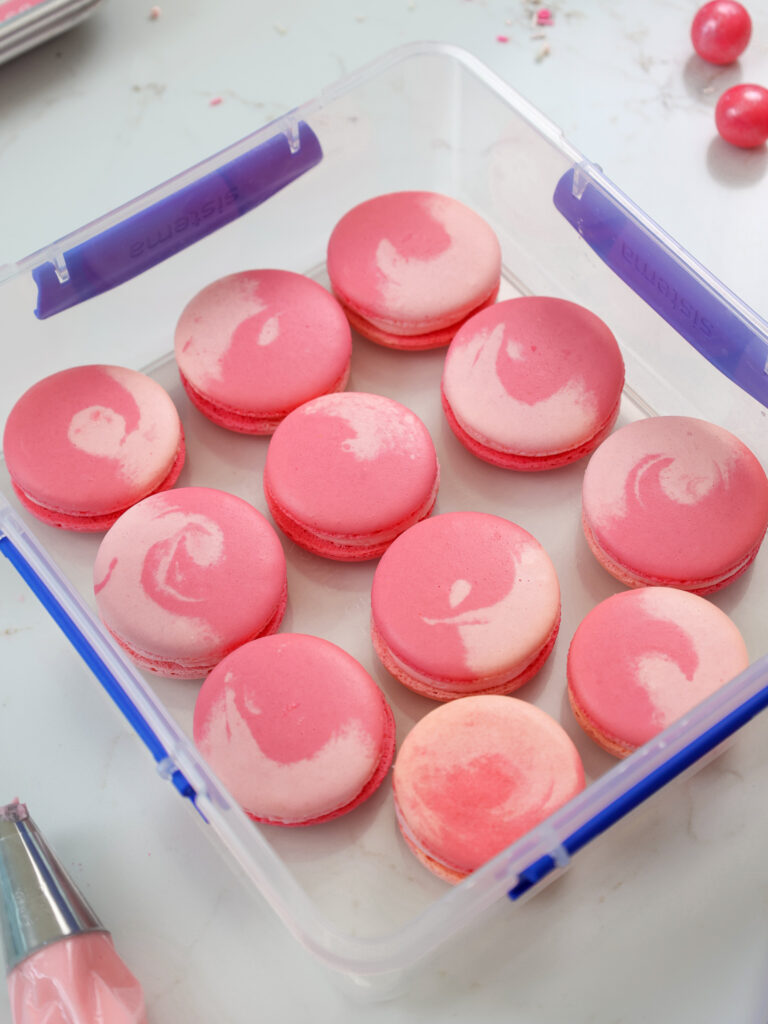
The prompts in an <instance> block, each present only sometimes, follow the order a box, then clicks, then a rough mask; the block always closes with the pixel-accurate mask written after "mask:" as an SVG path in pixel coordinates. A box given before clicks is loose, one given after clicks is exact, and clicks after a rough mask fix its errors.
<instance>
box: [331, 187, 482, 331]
mask: <svg viewBox="0 0 768 1024" xmlns="http://www.w3.org/2000/svg"><path fill="white" fill-rule="evenodd" d="M327 262H328V276H329V278H330V281H331V287H332V288H333V291H334V293H335V294H336V296H337V297H338V299H339V301H340V302H341V304H342V305H343V306H344V308H345V310H346V313H347V316H348V317H349V320H350V323H351V324H352V326H353V327H354V328H355V329H356V330H357V331H359V332H360V334H362V335H363V336H364V337H366V338H369V339H370V340H371V341H375V342H377V343H379V344H381V345H386V346H388V347H390V348H402V349H428V348H436V347H438V346H441V345H447V344H448V342H449V341H450V340H451V338H452V337H453V335H454V333H455V332H456V330H457V328H458V327H459V325H460V324H461V323H462V322H463V321H464V320H465V319H466V318H467V317H468V316H470V315H471V314H472V313H475V312H477V310H479V309H481V308H482V307H483V306H485V305H487V304H488V303H491V302H493V301H494V300H495V298H496V295H497V293H498V290H499V283H500V281H501V249H500V247H499V242H498V239H497V237H496V234H495V232H494V231H493V229H492V228H491V226H490V225H489V224H488V223H487V222H486V221H485V220H484V219H483V218H482V217H481V216H480V215H479V214H477V213H475V211H474V210H471V209H470V208H469V207H468V206H465V205H464V204H463V203H461V202H459V201H458V200H457V199H453V198H451V197H450V196H445V195H440V194H439V193H435V192H391V193H388V194H387V195H382V196H376V197H375V198H373V199H368V200H366V201H365V202H363V203H360V204H359V205H358V206H355V207H354V208H353V209H352V210H350V211H349V212H348V213H347V214H345V215H344V216H343V217H342V218H341V220H340V221H339V222H338V224H337V225H336V227H335V228H334V230H333V233H332V234H331V237H330V241H329V243H328V261H327Z"/></svg>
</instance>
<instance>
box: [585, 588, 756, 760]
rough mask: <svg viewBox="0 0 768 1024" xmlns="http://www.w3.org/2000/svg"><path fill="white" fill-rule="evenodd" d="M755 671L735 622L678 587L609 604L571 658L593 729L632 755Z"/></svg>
mask: <svg viewBox="0 0 768 1024" xmlns="http://www.w3.org/2000/svg"><path fill="white" fill-rule="evenodd" d="M748 664H749V656H748V654H747V649H746V646H745V644H744V640H743V639H742V636H741V634H740V632H739V630H738V629H737V627H736V625H735V624H734V623H733V622H732V621H731V619H730V618H729V617H728V616H727V615H726V614H725V612H723V611H721V610H720V609H719V608H718V607H717V606H716V605H714V604H712V603H711V602H710V601H708V600H706V598H703V597H699V596H698V595H696V594H691V593H688V591H685V590H678V589H675V588H670V587H642V588H640V589H639V590H627V591H624V592H622V593H620V594H614V595H613V596H612V597H609V598H607V599H606V600H605V601H601V602H600V604H598V605H597V606H596V607H595V608H593V609H592V611H590V612H589V614H588V615H587V616H586V618H585V619H583V620H582V622H581V624H580V625H579V627H578V629H577V630H576V632H575V634H574V637H573V640H572V642H571V647H570V650H569V652H568V687H569V692H570V694H571V699H572V702H573V703H574V705H575V707H576V708H578V711H579V712H580V715H579V716H578V717H580V718H581V717H583V718H584V719H585V720H586V721H585V722H584V723H583V724H584V727H585V728H586V729H587V731H590V727H592V729H593V730H596V731H597V733H599V734H601V735H602V736H604V737H605V738H606V739H607V740H608V741H609V742H610V741H613V743H614V745H615V746H616V747H617V748H621V747H623V748H625V749H624V752H625V753H626V752H629V751H630V750H634V749H635V748H636V747H639V746H641V745H642V744H643V743H646V742H647V741H648V740H650V739H651V738H652V737H653V736H655V735H656V734H657V733H658V732H661V730H662V729H665V728H666V727H667V726H668V725H670V724H671V723H672V722H674V721H676V720H677V719H678V718H680V716H681V715H683V714H685V713H686V712H687V711H690V710H691V708H693V707H694V706H695V705H696V704H698V703H699V701H702V700H704V698H705V697H708V696H709V695H710V694H712V693H714V691H715V690H717V689H719V687H721V686H722V685H723V684H724V683H726V682H728V681H729V680H730V679H732V678H734V676H736V675H738V674H739V672H741V671H743V670H744V669H745V668H746V667H747V666H748Z"/></svg>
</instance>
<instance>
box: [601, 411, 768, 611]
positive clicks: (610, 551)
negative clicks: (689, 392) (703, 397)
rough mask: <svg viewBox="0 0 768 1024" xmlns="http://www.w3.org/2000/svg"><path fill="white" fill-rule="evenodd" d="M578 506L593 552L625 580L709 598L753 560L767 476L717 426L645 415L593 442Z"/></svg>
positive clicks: (766, 502) (766, 516)
mask: <svg viewBox="0 0 768 1024" xmlns="http://www.w3.org/2000/svg"><path fill="white" fill-rule="evenodd" d="M582 510H583V522H584V530H585V535H586V537H587V540H588V541H589V543H590V546H591V548H592V550H593V552H594V553H595V555H596V557H597V558H598V560H599V561H600V562H601V563H602V564H603V565H604V566H605V567H606V568H607V569H608V571H609V572H612V573H613V575H615V576H617V578H619V579H621V580H622V582H624V583H627V584H628V585H630V586H641V585H644V584H659V585H667V586H674V587H679V588H681V589H684V590H691V591H693V592H694V593H700V594H701V593H708V592H711V591H713V590H716V589H718V588H719V587H721V586H724V585H726V584H727V583H729V582H731V581H732V580H733V579H735V578H736V576H737V575H739V574H740V573H741V572H743V571H744V570H745V569H746V568H747V567H748V566H749V564H750V563H751V561H752V560H753V559H754V557H755V555H756V554H757V550H758V548H759V546H760V543H761V541H762V538H763V536H764V534H765V530H766V526H768V478H766V475H765V471H764V470H763V468H762V466H761V465H760V463H759V462H758V460H757V458H756V457H755V456H754V455H753V454H752V452H751V451H750V450H749V449H748V448H747V447H746V445H744V444H743V443H742V442H741V441H740V440H739V439H738V438H737V437H735V436H734V435H733V434H731V433H729V432H728V431H726V430H723V429H722V428H721V427H718V426H715V425H714V424H711V423H707V422H706V421H704V420H699V419H693V418H690V417H683V416H658V417H652V418H650V419H645V420H638V421H637V422H635V423H630V424H628V425H627V426H625V427H622V428H621V429H620V430H618V431H616V432H615V433H614V434H612V435H611V436H610V437H608V438H607V439H606V440H605V441H604V442H603V443H602V444H601V445H600V447H599V448H598V449H597V451H596V452H595V453H594V455H593V456H592V458H591V459H590V461H589V463H588V465H587V469H586V472H585V474H584V485H583V502H582Z"/></svg>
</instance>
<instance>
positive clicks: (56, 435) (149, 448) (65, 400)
mask: <svg viewBox="0 0 768 1024" xmlns="http://www.w3.org/2000/svg"><path fill="white" fill-rule="evenodd" d="M3 451H4V455H5V459H6V463H7V465H8V471H9V474H10V476H11V479H12V482H13V485H14V488H15V489H16V491H17V493H18V494H19V495H20V497H21V498H22V500H23V501H24V503H25V504H26V505H27V507H28V508H30V510H31V511H33V512H34V513H35V514H36V515H39V516H40V518H45V519H46V520H47V521H49V522H52V523H54V525H64V526H66V527H69V528H75V529H104V528H105V524H107V525H108V524H109V522H110V521H112V520H113V519H114V518H115V517H116V516H117V515H118V514H119V513H120V512H122V511H123V510H124V509H126V508H127V507H128V506H130V505H132V504H134V503H135V502H137V501H139V500H140V499H142V498H144V497H146V496H147V495H148V494H151V493H153V492H154V491H156V490H158V489H160V488H163V487H169V486H171V484H172V483H174V482H175V480H176V478H177V477H178V474H179V472H180V470H181V466H182V464H183V461H184V438H183V432H182V428H181V422H180V420H179V415H178V413H177V411H176V408H175V406H174V404H173V402H172V401H171V398H170V396H169V395H168V393H167V392H166V391H165V390H164V389H163V388H162V387H161V386H160V385H159V384H158V383H157V382H156V381H154V380H153V379H152V378H151V377H147V376H146V375H145V374H142V373H138V372H136V371H135V370H129V369H126V368H124V367H118V366H101V365H94V366H78V367H73V368H71V369H68V370H62V371H60V372H59V373H56V374H52V375H51V376H49V377H46V378H44V379H43V380H41V381H39V382H38V383H37V384H35V385H33V387H31V388H30V389H29V390H28V391H27V392H25V394H24V395H22V397H21V398H20V399H19V400H18V402H17V403H16V404H15V406H14V407H13V409H12V410H11V413H10V415H9V417H8V421H7V423H6V426H5V432H4V437H3Z"/></svg>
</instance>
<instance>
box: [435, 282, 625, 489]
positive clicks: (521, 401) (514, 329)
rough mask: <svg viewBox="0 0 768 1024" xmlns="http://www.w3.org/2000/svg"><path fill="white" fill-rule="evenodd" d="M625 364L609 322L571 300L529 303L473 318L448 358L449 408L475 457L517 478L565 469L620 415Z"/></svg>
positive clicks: (512, 303)
mask: <svg viewBox="0 0 768 1024" xmlns="http://www.w3.org/2000/svg"><path fill="white" fill-rule="evenodd" d="M623 383H624V360H623V359H622V356H621V352H620V350H619V346H618V344H617V342H616V339H615V338H614V336H613V334H612V333H611V331H610V329H609V328H608V327H607V325H606V324H605V323H603V321H602V320H601V319H600V318H599V317H597V316H595V314H594V313H591V312H590V311H589V310H588V309H585V308H584V307H583V306H579V305H577V304H576V303H574V302H567V301H565V300H564V299H555V298H549V297H546V296H526V297H523V298H517V299H509V300H508V301H506V302H499V303H497V304H496V305H494V306H491V307H490V308H489V309H486V310H483V311H482V312H481V313H477V314H476V315H475V316H473V317H471V318H470V319H469V320H468V321H467V322H466V323H465V324H464V326H463V327H461V329H460V330H459V331H458V332H457V334H456V336H455V338H454V339H453V341H452V342H451V345H450V347H449V349H448V353H447V355H446V359H445V366H444V369H443V377H442V400H443V408H444V410H445V413H446V417H447V419H448V423H449V424H450V426H451V429H452V430H453V432H454V433H455V434H456V436H457V437H458V438H459V440H460V441H461V442H462V444H464V445H465V447H467V448H468V449H469V451H471V452H472V453H473V454H474V455H477V456H478V457H479V458H481V459H484V460H485V461H486V462H490V463H493V464H495V465H498V466H503V467H506V468H509V469H519V470H539V469H551V468H553V467H555V466H561V465H565V464H566V463H568V462H573V461H575V460H576V459H580V458H582V457H583V456H584V455H586V454H588V453H589V452H590V451H592V450H593V449H594V448H595V447H597V445H598V444H599V443H600V441H601V440H602V439H603V438H604V437H605V436H606V435H607V434H608V432H609V430H610V429H611V427H612V426H613V424H614V422H615V420H616V417H617V415H618V412H619V402H620V399H621V389H622V386H623Z"/></svg>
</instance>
